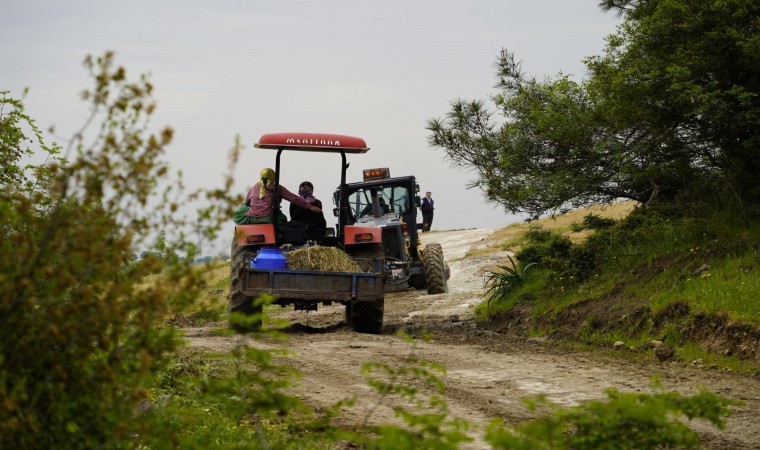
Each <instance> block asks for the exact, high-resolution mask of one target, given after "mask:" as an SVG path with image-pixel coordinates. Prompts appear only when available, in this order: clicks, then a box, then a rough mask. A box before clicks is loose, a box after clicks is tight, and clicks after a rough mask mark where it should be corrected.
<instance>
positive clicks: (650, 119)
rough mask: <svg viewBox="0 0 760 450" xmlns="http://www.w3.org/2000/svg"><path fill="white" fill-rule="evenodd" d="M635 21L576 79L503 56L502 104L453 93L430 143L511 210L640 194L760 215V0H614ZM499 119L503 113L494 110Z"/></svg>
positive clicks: (544, 209)
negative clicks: (533, 73) (540, 73)
mask: <svg viewBox="0 0 760 450" xmlns="http://www.w3.org/2000/svg"><path fill="white" fill-rule="evenodd" d="M600 6H601V7H602V8H603V9H604V10H607V11H614V12H616V13H618V14H619V15H620V16H621V17H622V18H623V23H622V24H621V25H620V26H619V28H618V31H617V33H615V34H613V35H610V36H609V37H608V38H607V46H606V50H605V52H604V54H603V55H601V56H594V57H590V58H587V59H586V60H585V64H586V67H587V68H588V70H589V73H590V76H589V78H588V79H586V80H584V81H574V80H573V79H571V78H570V77H569V76H567V75H564V74H559V75H557V76H555V77H553V78H549V77H547V78H545V79H541V80H539V79H536V78H529V77H527V76H526V75H525V74H524V72H523V71H522V68H521V63H520V62H519V61H518V60H517V59H516V58H515V55H514V54H513V53H511V52H509V51H506V50H503V51H502V53H501V54H500V55H499V57H498V60H497V71H498V73H497V75H498V82H497V88H498V89H499V91H498V92H497V93H496V94H494V95H493V96H492V97H491V100H492V101H493V105H494V108H495V112H494V111H492V110H490V109H489V108H488V107H486V105H485V103H484V102H482V101H478V100H474V101H469V100H462V99H459V100H455V101H454V102H453V103H452V108H451V110H450V111H449V112H448V114H447V115H446V117H445V118H443V119H431V120H429V121H428V124H427V128H428V130H429V131H430V132H431V134H430V137H429V142H430V144H431V145H432V146H433V147H437V148H441V149H443V150H444V151H445V153H446V157H447V158H448V159H449V160H450V161H451V162H452V163H454V164H456V165H460V166H463V167H465V168H468V169H473V170H474V171H475V173H476V174H477V177H476V179H475V180H474V181H473V182H472V186H473V187H478V188H480V189H482V190H484V192H485V193H486V196H487V198H488V199H489V200H491V201H494V202H496V203H499V204H501V205H503V206H504V208H505V209H506V210H507V211H509V212H511V213H526V214H528V215H529V216H530V217H531V218H536V217H539V216H540V215H543V214H546V213H552V212H557V211H559V212H562V211H566V210H568V209H572V208H576V207H581V206H586V205H589V204H594V203H604V202H610V201H614V200H617V199H631V200H635V201H637V202H639V203H642V204H646V203H647V202H650V201H653V200H655V199H656V200H658V201H662V202H666V203H669V204H673V205H679V207H680V210H681V211H682V212H684V213H686V214H689V213H692V212H694V211H695V210H696V209H697V208H694V206H695V205H696V206H698V205H700V204H701V202H712V203H721V202H725V200H726V199H731V200H732V202H733V203H732V204H733V205H738V206H739V208H741V209H742V210H744V211H746V212H747V213H748V217H750V216H752V215H753V214H754V215H757V214H760V208H758V206H760V205H758V199H760V195H758V194H760V187H759V186H760V179H759V178H758V177H759V176H760V175H759V174H760V167H758V164H760V163H759V161H760V158H758V156H759V155H758V148H760V131H759V130H758V127H757V126H756V125H757V123H758V122H759V121H760V71H758V69H757V67H758V62H760V60H759V59H758V58H760V56H758V55H760V22H758V20H757V17H758V15H760V4H757V3H754V2H746V1H742V0H729V1H724V2H714V1H696V2H692V1H686V0H651V1H646V2H644V1H636V0H628V1H626V0H609V1H604V2H601V4H600ZM497 113H498V114H499V115H500V116H501V119H499V120H497V117H496V114H497Z"/></svg>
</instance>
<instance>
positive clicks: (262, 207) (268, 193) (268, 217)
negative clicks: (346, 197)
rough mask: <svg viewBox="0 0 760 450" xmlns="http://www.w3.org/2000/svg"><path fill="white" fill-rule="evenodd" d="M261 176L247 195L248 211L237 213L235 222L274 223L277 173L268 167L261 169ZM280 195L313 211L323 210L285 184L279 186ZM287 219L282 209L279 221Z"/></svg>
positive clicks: (283, 221) (319, 211) (282, 221)
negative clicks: (275, 179) (290, 189)
mask: <svg viewBox="0 0 760 450" xmlns="http://www.w3.org/2000/svg"><path fill="white" fill-rule="evenodd" d="M259 176H260V180H259V181H258V182H256V184H254V185H253V186H252V187H251V189H250V190H249V191H248V194H246V196H245V204H246V205H247V206H248V211H247V212H246V213H245V214H242V215H238V214H236V218H235V223H238V224H249V223H272V215H273V214H274V207H273V203H274V178H275V173H274V170H272V169H270V168H268V167H267V168H265V169H262V170H261V173H260V174H259ZM278 195H279V197H280V198H284V199H285V200H287V201H289V202H291V203H292V204H296V205H298V206H300V207H302V208H305V209H307V210H309V211H311V212H313V213H321V212H322V210H321V209H320V208H318V207H316V206H314V205H311V204H309V202H307V201H306V200H304V199H302V198H301V197H299V196H298V195H295V194H293V193H292V192H290V191H289V190H287V189H285V187H284V186H279V189H278ZM236 213H237V211H236ZM287 221H288V218H287V217H285V214H283V213H282V211H280V212H279V214H278V217H277V222H278V223H285V222H287Z"/></svg>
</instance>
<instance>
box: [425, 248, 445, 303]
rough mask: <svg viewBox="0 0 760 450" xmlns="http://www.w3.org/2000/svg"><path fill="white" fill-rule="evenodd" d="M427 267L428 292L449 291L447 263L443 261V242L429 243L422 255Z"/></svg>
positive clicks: (441, 292)
mask: <svg viewBox="0 0 760 450" xmlns="http://www.w3.org/2000/svg"><path fill="white" fill-rule="evenodd" d="M422 264H423V266H424V268H425V284H427V292H428V294H430V295H432V294H445V293H446V292H448V291H449V287H448V285H447V284H446V279H447V277H446V264H445V263H444V262H443V249H442V248H441V244H428V245H426V246H425V251H424V252H423V255H422Z"/></svg>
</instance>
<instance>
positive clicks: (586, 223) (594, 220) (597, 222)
mask: <svg viewBox="0 0 760 450" xmlns="http://www.w3.org/2000/svg"><path fill="white" fill-rule="evenodd" d="M616 222H617V221H616V220H615V219H610V218H607V217H601V216H598V215H596V214H587V215H585V216H584V217H583V221H582V222H581V223H574V224H571V225H570V230H571V231H573V232H576V233H578V232H580V231H583V230H603V229H605V228H609V227H611V226H612V225H615V223H616Z"/></svg>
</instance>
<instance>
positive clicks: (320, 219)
mask: <svg viewBox="0 0 760 450" xmlns="http://www.w3.org/2000/svg"><path fill="white" fill-rule="evenodd" d="M298 196H299V197H301V199H303V200H304V201H305V202H306V203H308V204H309V205H310V206H312V207H316V208H319V209H318V211H314V210H313V209H307V208H302V207H301V206H300V205H298V204H296V203H294V202H291V203H290V220H291V221H295V222H304V223H308V224H312V225H316V226H317V227H318V228H322V229H325V228H327V221H326V220H325V215H324V213H323V212H322V202H321V201H319V200H318V199H317V198H316V197H314V185H313V184H311V182H310V181H304V182H303V183H301V184H300V185H299V186H298Z"/></svg>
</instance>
